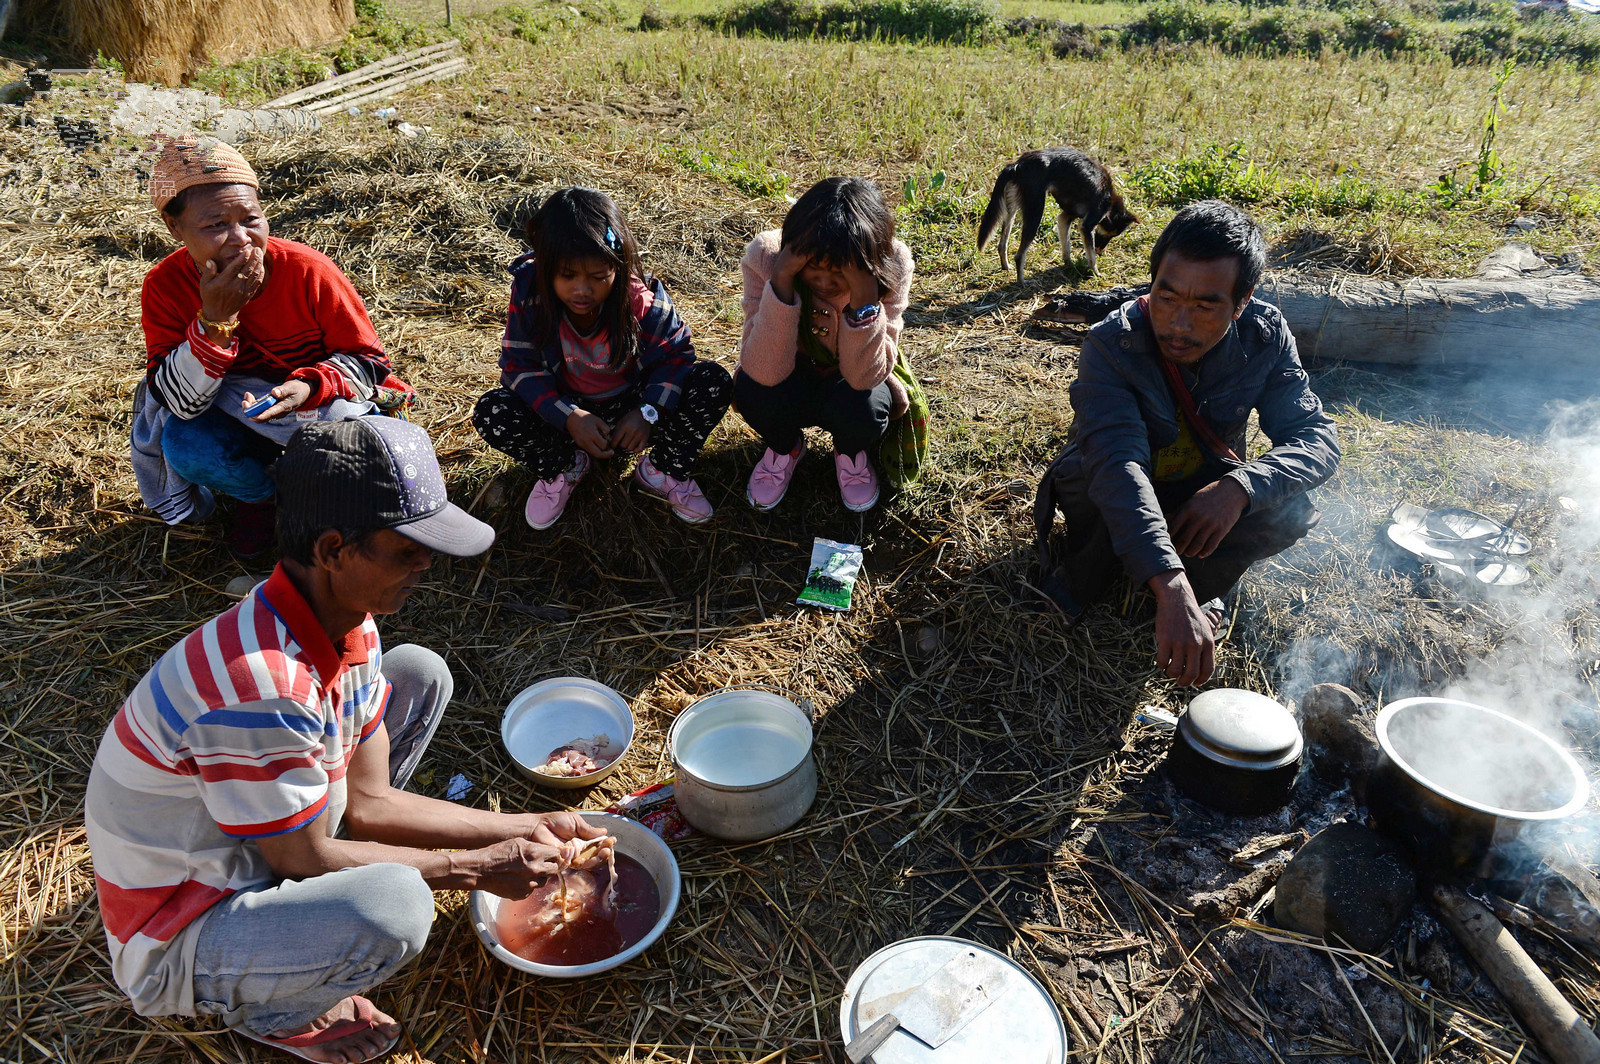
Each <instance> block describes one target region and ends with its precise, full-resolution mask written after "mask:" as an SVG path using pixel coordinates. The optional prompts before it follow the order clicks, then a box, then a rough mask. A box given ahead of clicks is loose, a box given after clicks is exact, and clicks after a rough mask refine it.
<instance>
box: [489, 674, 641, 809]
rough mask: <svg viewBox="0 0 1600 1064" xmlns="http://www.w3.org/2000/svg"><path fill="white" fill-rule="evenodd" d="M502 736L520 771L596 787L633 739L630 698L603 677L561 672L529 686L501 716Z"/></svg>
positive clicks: (561, 784)
mask: <svg viewBox="0 0 1600 1064" xmlns="http://www.w3.org/2000/svg"><path fill="white" fill-rule="evenodd" d="M500 741H501V743H502V745H504V746H505V749H506V753H508V754H510V755H511V760H512V761H514V762H515V763H516V766H517V769H518V771H520V772H521V773H522V774H523V775H524V776H527V777H528V778H529V779H531V780H533V782H534V783H537V784H538V785H539V786H541V787H551V788H554V789H557V790H574V789H577V788H579V787H591V786H593V785H594V784H596V783H599V782H600V781H601V780H603V779H605V778H606V777H607V776H609V775H611V773H613V772H615V771H616V768H617V766H618V765H619V764H621V763H622V759H623V757H624V756H625V755H626V754H627V752H628V748H629V747H631V746H632V745H633V711H632V710H631V709H630V708H628V700H627V699H625V698H623V697H622V696H621V695H620V694H618V693H617V692H616V691H613V690H612V689H611V688H609V687H607V686H606V685H605V684H603V683H598V682H596V681H594V680H590V679H588V678H586V677H582V676H557V677H553V678H551V679H548V680H540V681H539V682H538V683H536V684H534V685H533V686H532V687H529V688H526V689H524V690H523V691H522V692H520V693H519V694H518V695H517V696H516V697H515V698H513V699H512V700H511V703H510V704H509V705H507V706H506V711H505V714H504V715H503V716H502V717H501V718H500Z"/></svg>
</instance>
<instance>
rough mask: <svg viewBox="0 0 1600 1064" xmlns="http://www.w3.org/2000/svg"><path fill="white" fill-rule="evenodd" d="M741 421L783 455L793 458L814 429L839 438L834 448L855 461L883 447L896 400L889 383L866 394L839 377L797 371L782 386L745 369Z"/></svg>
mask: <svg viewBox="0 0 1600 1064" xmlns="http://www.w3.org/2000/svg"><path fill="white" fill-rule="evenodd" d="M734 393H735V394H736V395H737V396H738V400H739V416H740V417H742V418H744V420H745V422H746V423H747V424H748V425H749V426H750V427H751V428H753V429H755V430H756V435H758V436H760V437H761V441H762V442H763V443H765V444H766V445H767V446H768V447H770V448H772V449H773V450H774V451H776V452H777V453H778V454H788V453H789V452H790V451H793V450H794V448H795V445H796V444H798V443H799V442H800V433H801V432H802V431H803V430H805V429H807V428H809V427H811V426H812V425H815V426H817V427H818V428H821V429H825V430H827V432H828V433H829V434H830V435H832V436H833V449H834V450H835V451H837V452H839V453H840V454H844V455H849V456H850V457H852V458H853V457H855V456H856V455H858V454H860V453H861V452H862V451H870V450H873V449H874V448H876V447H877V445H878V441H879V440H881V439H883V434H884V433H885V432H887V431H889V407H890V406H891V405H892V404H893V401H894V400H893V396H892V395H891V394H890V392H889V385H888V384H887V383H885V384H880V385H878V386H877V387H876V388H869V389H868V390H867V391H860V390H858V389H856V388H852V387H850V382H849V381H847V380H845V379H844V378H843V377H841V376H840V375H839V374H838V373H829V374H818V373H813V372H811V371H810V370H808V369H806V368H805V367H804V366H796V368H795V371H794V372H793V373H791V374H789V376H788V379H786V380H784V381H782V382H780V383H778V384H772V385H768V384H758V383H757V382H756V381H755V380H753V379H752V378H751V377H750V375H749V374H748V373H745V372H744V371H743V370H740V371H739V372H738V373H737V374H736V375H735V377H734Z"/></svg>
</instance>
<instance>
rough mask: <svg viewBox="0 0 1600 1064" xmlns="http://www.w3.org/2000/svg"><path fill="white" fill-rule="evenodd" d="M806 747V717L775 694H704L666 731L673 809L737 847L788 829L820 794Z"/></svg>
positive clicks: (759, 690)
mask: <svg viewBox="0 0 1600 1064" xmlns="http://www.w3.org/2000/svg"><path fill="white" fill-rule="evenodd" d="M806 705H807V706H808V707H809V705H810V703H809V702H807V703H806ZM811 742H812V731H811V716H810V714H809V713H807V712H806V711H805V710H802V709H801V708H800V706H798V705H796V704H795V703H794V702H793V701H791V700H790V699H789V698H788V697H786V696H785V695H784V694H783V693H782V692H780V691H777V690H775V689H773V688H768V687H730V688H725V689H724V690H721V691H718V692H716V693H715V694H710V695H707V696H706V697H704V698H702V699H700V700H699V701H697V702H694V703H693V704H691V705H690V706H689V708H688V709H685V710H684V711H683V712H682V713H679V714H678V718H677V719H676V720H675V721H673V722H672V729H671V730H670V731H669V732H668V733H667V749H668V751H669V752H670V754H671V756H672V767H673V772H674V773H675V775H676V779H675V781H674V783H673V796H674V797H675V798H677V800H678V811H679V812H681V813H682V814H683V818H684V819H685V820H687V821H688V822H689V823H690V824H692V825H694V826H695V827H696V828H698V829H699V830H701V831H703V832H705V833H706V834H707V835H713V836H715V837H717V838H719V839H728V840H730V841H734V842H748V841H752V840H755V839H765V838H770V837H771V836H773V835H777V834H779V833H780V832H782V831H786V830H788V829H789V828H790V827H793V826H794V824H795V823H796V822H797V821H798V820H799V819H800V818H801V817H803V816H805V815H806V811H807V810H809V809H810V808H811V803H812V802H813V801H815V800H816V797H817V765H816V762H815V761H814V760H813V759H812V756H811Z"/></svg>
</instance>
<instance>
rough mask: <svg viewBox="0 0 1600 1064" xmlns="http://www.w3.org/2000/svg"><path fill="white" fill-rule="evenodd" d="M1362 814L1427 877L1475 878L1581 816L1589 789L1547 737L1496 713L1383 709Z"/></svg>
mask: <svg viewBox="0 0 1600 1064" xmlns="http://www.w3.org/2000/svg"><path fill="white" fill-rule="evenodd" d="M1376 731H1377V733H1378V746H1379V748H1380V751H1381V752H1380V754H1379V757H1378V763H1377V765H1376V767H1374V768H1373V770H1372V775H1371V776H1370V778H1369V779H1368V781H1367V807H1368V808H1369V809H1370V810H1371V811H1372V817H1373V820H1374V821H1376V822H1377V824H1378V827H1379V828H1380V829H1382V830H1383V831H1384V832H1385V833H1387V834H1389V835H1391V836H1393V837H1394V838H1396V839H1398V840H1399V841H1400V842H1402V843H1404V844H1405V845H1406V846H1408V847H1410V849H1411V852H1412V854H1413V856H1415V857H1416V859H1417V861H1418V863H1419V864H1420V865H1422V867H1423V869H1424V870H1425V871H1427V872H1429V873H1430V874H1433V875H1435V876H1442V877H1449V876H1454V875H1456V874H1462V873H1464V874H1467V875H1478V874H1482V873H1483V872H1484V871H1486V868H1485V865H1486V862H1487V861H1488V859H1489V858H1490V857H1491V855H1493V854H1494V853H1495V852H1496V851H1498V850H1500V849H1501V848H1502V847H1504V846H1505V845H1506V844H1507V843H1509V842H1511V841H1512V840H1513V839H1515V838H1517V837H1518V836H1519V835H1521V834H1523V833H1524V832H1525V831H1527V830H1528V829H1529V828H1530V827H1531V826H1534V825H1537V824H1540V823H1546V822H1549V821H1553V820H1560V819H1561V818H1563V817H1567V816H1570V815H1572V814H1573V813H1575V812H1577V811H1578V810H1579V809H1581V808H1583V804H1584V803H1585V802H1586V801H1587V800H1588V797H1589V780H1588V777H1587V776H1586V775H1585V774H1584V771H1583V769H1582V768H1581V767H1580V766H1579V765H1578V762H1577V760H1576V759H1575V758H1573V756H1572V755H1571V754H1570V753H1568V752H1567V751H1566V750H1565V749H1563V748H1562V747H1561V745H1560V744H1558V743H1556V742H1555V741H1554V740H1553V739H1551V738H1550V737H1549V736H1547V735H1545V734H1544V733H1543V732H1541V731H1539V730H1538V729H1536V728H1532V727H1530V726H1529V725H1527V724H1524V723H1522V722H1521V721H1520V720H1517V719H1516V718H1514V717H1510V716H1507V715H1506V714H1504V713H1501V712H1499V711H1497V710H1493V709H1488V708H1486V707H1484V706H1479V705H1475V704H1473V703H1471V702H1460V701H1457V700H1455V699H1449V698H1405V699H1401V700H1400V701H1398V702H1395V703H1392V704H1391V705H1388V706H1385V707H1384V709H1383V711H1382V712H1381V713H1379V714H1378V720H1377V726H1376Z"/></svg>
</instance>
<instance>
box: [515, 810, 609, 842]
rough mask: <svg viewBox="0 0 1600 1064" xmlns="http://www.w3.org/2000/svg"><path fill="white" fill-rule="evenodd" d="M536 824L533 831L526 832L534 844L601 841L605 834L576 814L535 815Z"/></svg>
mask: <svg viewBox="0 0 1600 1064" xmlns="http://www.w3.org/2000/svg"><path fill="white" fill-rule="evenodd" d="M534 816H536V817H537V818H538V822H537V823H535V824H534V825H533V830H532V831H530V832H528V838H530V839H532V840H533V841H535V842H542V843H546V844H548V845H550V846H555V845H557V844H559V843H563V842H566V841H567V840H568V839H583V840H584V841H585V842H587V841H588V840H590V839H603V838H605V836H606V833H605V831H604V830H603V829H601V828H597V827H595V826H594V825H592V824H590V823H589V822H588V821H587V820H585V819H583V817H582V816H580V815H579V814H577V813H535V814H534Z"/></svg>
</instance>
